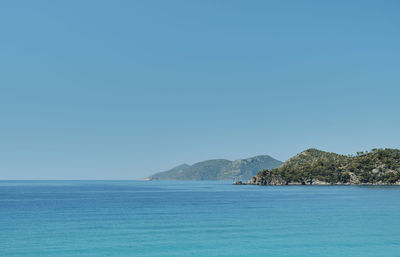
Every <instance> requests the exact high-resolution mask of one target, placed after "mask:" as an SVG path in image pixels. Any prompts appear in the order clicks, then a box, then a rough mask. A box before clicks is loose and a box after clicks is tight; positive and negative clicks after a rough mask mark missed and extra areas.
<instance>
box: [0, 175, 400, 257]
mask: <svg viewBox="0 0 400 257" xmlns="http://www.w3.org/2000/svg"><path fill="white" fill-rule="evenodd" d="M0 256H18V257H23V256H32V257H45V256H57V257H63V256H143V257H155V256H157V257H158V256H159V257H168V256H173V257H180V256H182V257H188V256H196V257H201V256H207V257H210V256H226V257H234V256H241V257H242V256H249V257H254V256H291V257H292V256H335V257H337V256H351V257H354V256H360V257H361V256H362V257H367V256H379V257H381V256H390V257H393V256H400V186H280V187H261V186H233V185H231V184H230V183H228V182H155V181H148V182H146V181H2V182H0Z"/></svg>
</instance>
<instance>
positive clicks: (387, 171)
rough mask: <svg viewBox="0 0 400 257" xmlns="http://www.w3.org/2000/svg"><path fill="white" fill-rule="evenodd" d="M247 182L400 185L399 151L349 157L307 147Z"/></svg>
mask: <svg viewBox="0 0 400 257" xmlns="http://www.w3.org/2000/svg"><path fill="white" fill-rule="evenodd" d="M247 184H252V185H291V184H303V185H304V184H312V185H331V184H335V185H337V184H378V185H388V184H400V150H398V149H372V150H371V151H370V152H358V153H357V154H356V155H355V156H346V155H340V154H336V153H329V152H324V151H320V150H317V149H308V150H306V151H304V152H301V153H299V154H297V155H296V156H294V157H292V158H290V159H289V160H287V161H286V162H285V163H284V164H282V165H281V166H280V167H279V168H276V169H265V170H262V171H260V172H259V173H258V174H257V175H256V176H254V177H253V178H251V179H250V180H249V181H248V182H247Z"/></svg>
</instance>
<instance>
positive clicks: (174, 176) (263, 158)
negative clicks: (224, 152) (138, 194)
mask: <svg viewBox="0 0 400 257" xmlns="http://www.w3.org/2000/svg"><path fill="white" fill-rule="evenodd" d="M282 163H283V162H281V161H279V160H276V159H274V158H272V157H271V156H269V155H257V156H254V157H249V158H245V159H239V160H234V161H230V160H227V159H211V160H206V161H201V162H196V163H194V164H192V165H188V164H181V165H178V166H176V167H174V168H172V169H170V170H167V171H163V172H158V173H155V174H153V175H151V176H149V177H147V178H146V180H233V179H236V178H238V179H242V180H248V179H250V178H251V177H253V176H254V175H256V174H257V172H258V171H260V170H261V169H271V168H277V167H279V166H280V165H281V164H282Z"/></svg>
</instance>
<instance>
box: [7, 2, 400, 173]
mask: <svg viewBox="0 0 400 257" xmlns="http://www.w3.org/2000/svg"><path fill="white" fill-rule="evenodd" d="M399 13H400V3H399V1H378V0H377V1H215V0H213V1H98V0H96V1H1V3H0V32H1V35H0V179H137V178H142V177H145V176H148V175H150V174H152V173H153V172H157V171H161V170H166V169H169V168H171V167H173V166H176V165H179V164H181V163H189V164H192V163H194V162H197V161H202V160H205V159H212V158H227V159H239V158H245V157H250V156H254V155H259V154H269V155H271V156H273V157H275V158H277V159H280V160H285V159H287V158H289V157H290V156H291V155H294V154H296V153H298V152H300V151H302V150H304V149H306V148H310V147H316V148H320V149H322V150H327V151H334V152H338V153H343V154H350V153H355V152H356V151H360V150H367V149H371V148H374V147H391V148H398V147H400V132H399V131H400V114H399V113H400V15H399Z"/></svg>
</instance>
